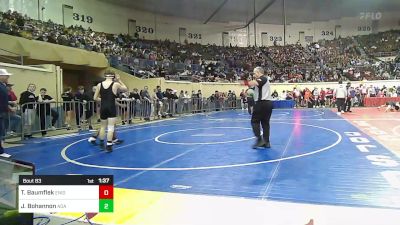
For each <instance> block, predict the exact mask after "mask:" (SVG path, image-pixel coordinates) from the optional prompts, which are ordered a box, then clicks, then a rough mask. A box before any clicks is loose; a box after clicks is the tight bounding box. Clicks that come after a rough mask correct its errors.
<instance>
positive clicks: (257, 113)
mask: <svg viewBox="0 0 400 225" xmlns="http://www.w3.org/2000/svg"><path fill="white" fill-rule="evenodd" d="M272 108H273V107H272V101H266V100H263V101H257V102H256V103H255V105H254V108H253V114H252V116H251V126H252V128H253V132H254V135H255V136H256V137H257V138H261V130H260V123H261V126H262V128H263V138H264V141H265V143H268V142H269V128H270V126H269V120H270V119H271V115H272Z"/></svg>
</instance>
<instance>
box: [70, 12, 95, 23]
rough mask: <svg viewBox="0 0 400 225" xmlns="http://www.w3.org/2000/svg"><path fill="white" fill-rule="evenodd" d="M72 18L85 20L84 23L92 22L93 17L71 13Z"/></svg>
mask: <svg viewBox="0 0 400 225" xmlns="http://www.w3.org/2000/svg"><path fill="white" fill-rule="evenodd" d="M73 19H74V20H76V21H81V22H86V23H93V17H91V16H85V15H79V14H78V13H74V14H73Z"/></svg>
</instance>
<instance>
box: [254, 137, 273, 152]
mask: <svg viewBox="0 0 400 225" xmlns="http://www.w3.org/2000/svg"><path fill="white" fill-rule="evenodd" d="M257 148H271V144H270V143H269V142H267V143H265V141H264V140H263V139H262V137H259V138H257V141H256V143H255V144H254V145H253V149H257Z"/></svg>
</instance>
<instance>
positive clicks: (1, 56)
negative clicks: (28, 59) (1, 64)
mask: <svg viewBox="0 0 400 225" xmlns="http://www.w3.org/2000/svg"><path fill="white" fill-rule="evenodd" d="M1 52H5V53H7V55H9V54H11V55H15V58H19V60H17V59H14V58H13V57H9V56H4V55H2V53H1ZM0 59H5V60H7V61H10V62H12V63H15V64H19V65H24V56H23V55H20V54H17V53H14V52H10V51H8V50H5V49H2V48H0Z"/></svg>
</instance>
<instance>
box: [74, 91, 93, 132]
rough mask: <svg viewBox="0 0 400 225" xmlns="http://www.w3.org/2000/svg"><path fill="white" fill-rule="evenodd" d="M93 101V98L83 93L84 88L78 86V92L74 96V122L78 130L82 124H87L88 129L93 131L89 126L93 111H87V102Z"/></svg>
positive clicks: (90, 125)
mask: <svg viewBox="0 0 400 225" xmlns="http://www.w3.org/2000/svg"><path fill="white" fill-rule="evenodd" d="M91 100H93V97H90V96H88V95H87V94H86V93H85V87H83V86H78V92H76V94H75V96H74V102H75V120H76V125H77V126H78V128H79V129H80V128H81V124H82V123H87V124H88V125H89V129H91V130H92V129H93V127H92V124H91V117H92V116H93V111H92V110H89V102H90V101H91Z"/></svg>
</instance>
